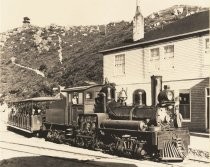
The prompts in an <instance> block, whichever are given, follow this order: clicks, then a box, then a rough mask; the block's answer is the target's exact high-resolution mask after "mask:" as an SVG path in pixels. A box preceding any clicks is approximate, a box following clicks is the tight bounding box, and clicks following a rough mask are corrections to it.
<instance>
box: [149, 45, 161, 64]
mask: <svg viewBox="0 0 210 167" xmlns="http://www.w3.org/2000/svg"><path fill="white" fill-rule="evenodd" d="M150 55H151V61H153V60H159V59H160V50H159V48H154V49H151V50H150Z"/></svg>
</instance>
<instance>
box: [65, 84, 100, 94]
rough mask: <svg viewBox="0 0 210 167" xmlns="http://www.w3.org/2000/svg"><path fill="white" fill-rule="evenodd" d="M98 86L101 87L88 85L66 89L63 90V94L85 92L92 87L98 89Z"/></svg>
mask: <svg viewBox="0 0 210 167" xmlns="http://www.w3.org/2000/svg"><path fill="white" fill-rule="evenodd" d="M97 86H101V85H88V86H79V87H72V88H66V89H64V90H62V91H61V92H74V91H75V92H77V91H84V90H87V89H90V88H92V87H97Z"/></svg>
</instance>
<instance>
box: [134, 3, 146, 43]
mask: <svg viewBox="0 0 210 167" xmlns="http://www.w3.org/2000/svg"><path fill="white" fill-rule="evenodd" d="M142 38H144V17H143V15H142V13H141V9H140V0H136V14H135V16H134V18H133V41H138V40H140V39H142Z"/></svg>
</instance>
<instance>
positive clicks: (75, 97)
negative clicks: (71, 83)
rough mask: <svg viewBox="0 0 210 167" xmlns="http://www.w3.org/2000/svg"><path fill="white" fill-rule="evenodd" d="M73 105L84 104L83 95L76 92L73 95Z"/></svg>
mask: <svg viewBox="0 0 210 167" xmlns="http://www.w3.org/2000/svg"><path fill="white" fill-rule="evenodd" d="M72 104H83V93H78V92H74V93H73V95H72Z"/></svg>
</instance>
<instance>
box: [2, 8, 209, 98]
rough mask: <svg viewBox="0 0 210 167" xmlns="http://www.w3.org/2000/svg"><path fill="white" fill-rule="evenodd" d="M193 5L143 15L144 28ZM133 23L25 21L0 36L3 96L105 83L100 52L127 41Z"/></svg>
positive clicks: (191, 10) (174, 17)
mask: <svg viewBox="0 0 210 167" xmlns="http://www.w3.org/2000/svg"><path fill="white" fill-rule="evenodd" d="M203 10H207V9H204V8H200V7H195V6H193V7H192V6H187V7H186V6H183V5H181V6H173V7H171V8H168V9H166V10H162V11H160V12H157V13H153V14H151V15H149V16H148V17H146V18H145V31H150V30H152V29H156V28H160V27H162V26H164V25H166V24H169V23H171V22H173V21H176V20H178V19H181V18H183V17H186V16H188V15H190V14H193V13H195V12H200V11H203ZM131 39H132V23H131V22H125V21H121V22H117V23H109V24H107V25H95V26H94V25H93V26H73V27H65V26H57V25H50V26H47V27H37V26H34V25H24V26H23V27H19V28H15V29H13V30H11V31H8V32H5V33H2V34H0V53H1V54H0V56H1V57H0V59H1V62H0V69H1V76H0V82H1V83H0V94H1V96H2V98H3V99H4V100H11V99H16V98H28V97H35V96H46V95H47V96H52V95H53V94H54V92H53V91H52V88H53V87H58V86H59V85H61V86H66V87H70V86H76V85H77V86H78V85H84V84H85V81H94V82H97V83H102V78H103V77H102V73H103V72H102V71H103V69H102V68H103V66H102V65H103V57H102V55H101V54H99V53H98V51H99V50H103V49H106V48H111V47H115V46H119V45H122V44H126V42H128V41H131Z"/></svg>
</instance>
